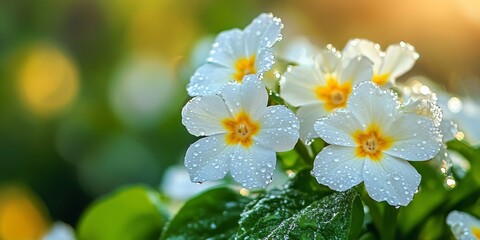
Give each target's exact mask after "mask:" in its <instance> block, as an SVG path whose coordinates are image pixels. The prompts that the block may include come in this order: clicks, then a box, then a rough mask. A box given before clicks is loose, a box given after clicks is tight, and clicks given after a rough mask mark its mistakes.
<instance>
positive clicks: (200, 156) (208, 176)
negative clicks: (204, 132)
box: [184, 134, 237, 183]
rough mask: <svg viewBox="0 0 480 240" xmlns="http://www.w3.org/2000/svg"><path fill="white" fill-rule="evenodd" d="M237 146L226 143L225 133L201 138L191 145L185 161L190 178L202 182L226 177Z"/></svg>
mask: <svg viewBox="0 0 480 240" xmlns="http://www.w3.org/2000/svg"><path fill="white" fill-rule="evenodd" d="M236 148H237V146H227V145H226V143H225V135H223V134H221V135H215V136H210V137H205V138H201V139H199V140H198V141H196V142H195V143H193V144H192V145H190V147H189V148H188V149H187V153H186V155H185V162H184V163H185V167H187V170H188V173H189V174H190V180H192V182H199V183H201V182H205V181H214V180H218V179H222V178H223V177H225V175H226V174H227V172H228V170H229V164H230V158H231V156H232V154H233V153H234V152H235V151H236Z"/></svg>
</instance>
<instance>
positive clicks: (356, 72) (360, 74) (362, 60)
mask: <svg viewBox="0 0 480 240" xmlns="http://www.w3.org/2000/svg"><path fill="white" fill-rule="evenodd" d="M372 64H373V63H372V61H370V60H369V59H368V58H367V57H365V56H358V57H355V58H353V59H351V60H350V61H349V62H348V65H346V67H345V68H342V69H341V70H340V76H339V80H340V82H341V83H344V82H348V81H352V83H354V84H355V83H358V82H363V81H370V80H371V79H372V76H373V65H372Z"/></svg>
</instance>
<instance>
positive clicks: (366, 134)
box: [353, 124, 393, 161]
mask: <svg viewBox="0 0 480 240" xmlns="http://www.w3.org/2000/svg"><path fill="white" fill-rule="evenodd" d="M353 139H354V140H355V143H357V147H356V148H355V155H356V156H357V157H361V158H365V157H368V158H370V159H372V160H375V161H379V160H381V159H382V154H383V151H385V150H387V149H389V148H390V147H391V146H392V143H393V141H392V139H391V138H390V137H388V136H384V135H382V133H381V131H380V129H379V128H378V127H377V126H375V125H374V124H372V125H370V127H368V128H367V130H366V131H360V130H359V131H356V132H355V133H354V134H353Z"/></svg>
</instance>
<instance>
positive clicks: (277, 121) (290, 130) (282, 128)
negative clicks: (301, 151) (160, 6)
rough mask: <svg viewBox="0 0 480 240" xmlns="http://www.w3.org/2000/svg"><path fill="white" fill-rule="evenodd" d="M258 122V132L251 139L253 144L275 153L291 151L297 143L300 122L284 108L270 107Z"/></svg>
mask: <svg viewBox="0 0 480 240" xmlns="http://www.w3.org/2000/svg"><path fill="white" fill-rule="evenodd" d="M258 121H259V123H260V132H259V133H258V134H257V135H255V136H254V137H253V138H254V140H255V142H258V143H259V144H261V145H262V146H264V147H266V148H268V149H274V150H275V151H276V152H284V151H288V150H291V149H293V147H294V146H295V144H296V143H297V141H298V134H299V133H298V129H299V128H300V122H299V121H298V119H297V117H296V116H295V114H294V113H293V112H292V111H291V110H289V109H288V108H286V107H284V106H270V107H267V109H266V110H265V113H264V114H263V116H261V117H260V118H259V120H258Z"/></svg>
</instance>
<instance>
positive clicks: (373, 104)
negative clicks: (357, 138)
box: [347, 81, 399, 129]
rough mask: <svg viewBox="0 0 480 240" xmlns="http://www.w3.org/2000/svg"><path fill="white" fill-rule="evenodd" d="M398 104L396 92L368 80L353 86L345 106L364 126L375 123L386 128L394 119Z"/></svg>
mask: <svg viewBox="0 0 480 240" xmlns="http://www.w3.org/2000/svg"><path fill="white" fill-rule="evenodd" d="M398 105H399V104H398V101H397V96H396V94H394V93H393V92H392V91H390V90H386V91H385V90H382V89H380V88H379V87H378V86H376V85H375V84H374V83H372V82H370V81H368V82H361V83H358V84H357V85H356V86H355V87H354V88H353V93H352V94H350V97H349V99H348V103H347V108H348V109H349V110H350V111H351V112H352V114H353V115H354V116H355V117H356V118H357V119H358V120H359V122H360V123H361V124H362V125H363V126H364V127H365V128H368V127H369V126H370V125H371V124H375V125H376V126H379V127H381V129H386V128H388V127H389V126H390V124H391V123H392V122H393V120H394V119H395V116H396V114H397V111H398V107H399V106H398Z"/></svg>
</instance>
